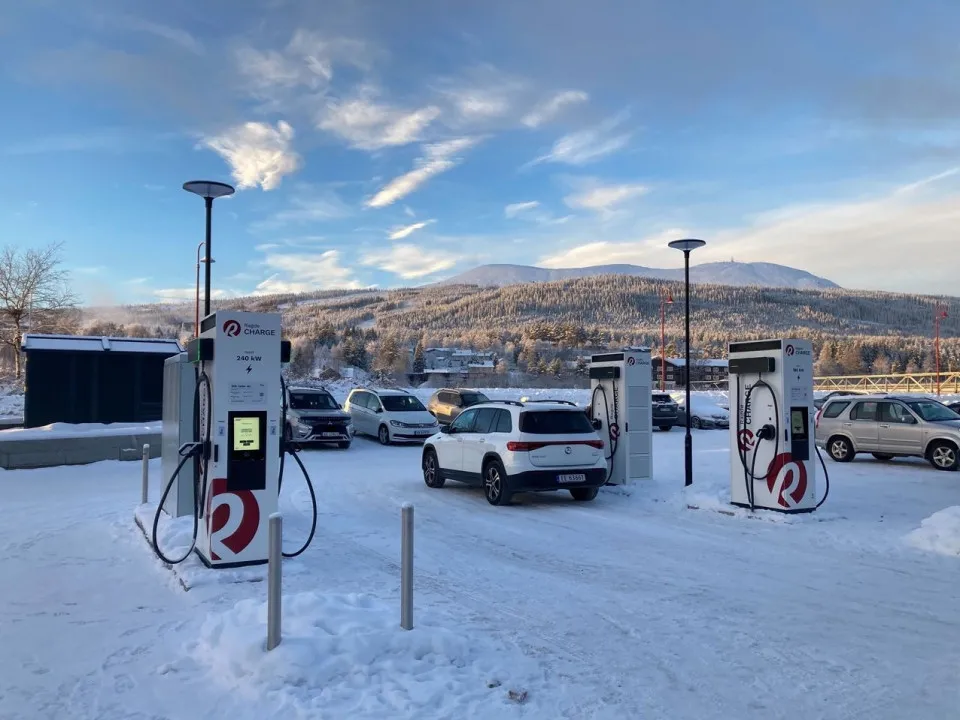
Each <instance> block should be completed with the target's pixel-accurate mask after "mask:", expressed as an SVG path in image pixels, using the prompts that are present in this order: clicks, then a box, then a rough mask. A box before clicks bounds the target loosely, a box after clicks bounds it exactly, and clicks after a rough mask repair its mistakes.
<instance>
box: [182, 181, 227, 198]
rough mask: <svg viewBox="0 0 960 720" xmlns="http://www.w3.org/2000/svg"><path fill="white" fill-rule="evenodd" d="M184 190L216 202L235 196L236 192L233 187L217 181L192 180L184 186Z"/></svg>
mask: <svg viewBox="0 0 960 720" xmlns="http://www.w3.org/2000/svg"><path fill="white" fill-rule="evenodd" d="M183 189H184V190H186V191H187V192H192V193H193V194H194V195H199V196H200V197H202V198H204V199H210V200H215V199H217V198H220V197H225V196H227V195H233V193H234V192H236V191H235V190H234V189H233V186H232V185H227V184H226V183H222V182H216V181H215V180H190V181H189V182H185V183H184V184H183Z"/></svg>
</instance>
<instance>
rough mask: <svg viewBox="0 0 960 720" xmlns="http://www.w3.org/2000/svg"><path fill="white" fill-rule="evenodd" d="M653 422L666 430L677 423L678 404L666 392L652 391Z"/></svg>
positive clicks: (678, 415)
mask: <svg viewBox="0 0 960 720" xmlns="http://www.w3.org/2000/svg"><path fill="white" fill-rule="evenodd" d="M651 400H652V405H653V424H654V425H656V426H657V427H658V428H660V429H661V430H662V431H664V432H666V431H667V430H669V429H670V428H672V427H673V426H674V425H676V424H677V422H678V421H679V417H680V406H679V405H678V404H677V401H676V400H674V399H673V398H672V397H670V395H669V394H668V393H660V392H655V393H653V395H652V397H651Z"/></svg>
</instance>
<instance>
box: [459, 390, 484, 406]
mask: <svg viewBox="0 0 960 720" xmlns="http://www.w3.org/2000/svg"><path fill="white" fill-rule="evenodd" d="M460 397H461V398H462V399H463V406H464V407H469V406H470V405H478V404H479V403H485V402H490V398H488V397H487V396H486V395H484V394H483V393H460Z"/></svg>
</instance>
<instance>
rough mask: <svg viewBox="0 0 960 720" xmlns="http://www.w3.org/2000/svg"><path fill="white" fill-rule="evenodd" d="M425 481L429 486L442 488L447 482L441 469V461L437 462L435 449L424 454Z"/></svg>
mask: <svg viewBox="0 0 960 720" xmlns="http://www.w3.org/2000/svg"><path fill="white" fill-rule="evenodd" d="M423 481H424V482H425V483H426V484H427V487H429V488H442V487H443V486H444V484H445V483H446V480H445V479H444V477H443V474H442V473H441V471H440V463H439V462H437V454H436V453H435V452H434V451H433V450H427V452H425V453H424V454H423Z"/></svg>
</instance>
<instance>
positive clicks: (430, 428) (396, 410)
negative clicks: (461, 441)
mask: <svg viewBox="0 0 960 720" xmlns="http://www.w3.org/2000/svg"><path fill="white" fill-rule="evenodd" d="M344 410H346V411H347V412H348V413H350V417H351V418H352V419H353V431H354V434H357V435H370V436H372V437H375V438H377V439H378V440H379V441H380V444H381V445H390V444H391V443H395V442H423V441H424V440H426V439H427V438H428V437H430V436H431V435H433V434H434V433H436V432H437V427H438V424H437V419H436V418H435V417H434V416H433V415H431V414H430V413H429V412H427V409H426V408H425V407H424V406H423V403H422V402H420V400H418V399H417V398H416V397H415V396H413V395H411V394H410V393H408V392H405V391H403V390H378V389H372V388H354V389H353V390H351V391H350V395H349V396H348V397H347V402H346V403H345V404H344Z"/></svg>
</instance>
